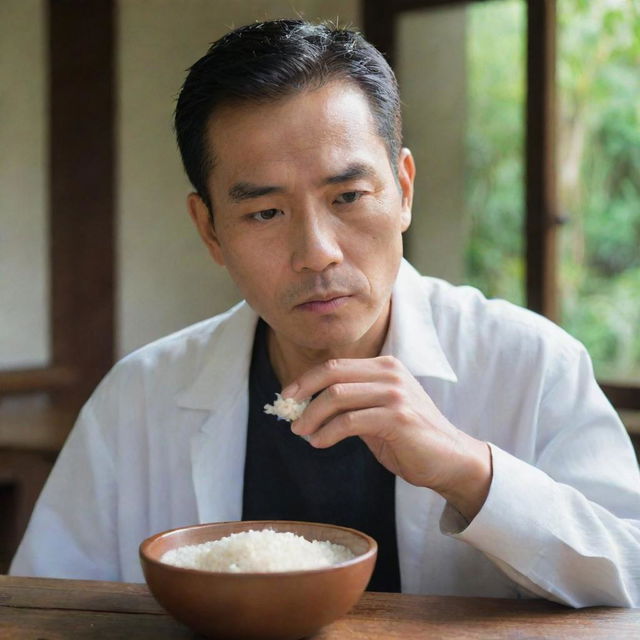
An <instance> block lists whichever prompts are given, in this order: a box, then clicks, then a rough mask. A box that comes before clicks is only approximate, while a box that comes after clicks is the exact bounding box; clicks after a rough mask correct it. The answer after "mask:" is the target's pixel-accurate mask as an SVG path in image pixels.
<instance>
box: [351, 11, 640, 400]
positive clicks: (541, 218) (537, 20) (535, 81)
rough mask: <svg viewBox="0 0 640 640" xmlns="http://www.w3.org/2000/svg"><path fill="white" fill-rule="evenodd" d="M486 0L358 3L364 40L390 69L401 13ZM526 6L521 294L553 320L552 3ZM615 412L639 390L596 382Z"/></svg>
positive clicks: (555, 218)
mask: <svg viewBox="0 0 640 640" xmlns="http://www.w3.org/2000/svg"><path fill="white" fill-rule="evenodd" d="M486 1H490V0H393V1H390V0H363V1H362V15H363V27H364V32H365V35H366V36H367V39H368V40H369V41H370V42H371V43H372V44H373V45H374V46H376V47H377V48H378V49H379V50H380V51H382V52H383V53H384V54H385V56H386V58H387V60H388V61H389V63H390V64H391V66H392V67H393V65H394V62H395V54H396V48H395V45H396V42H395V21H396V18H397V17H398V16H399V15H400V14H401V13H403V12H406V11H412V10H416V9H433V8H438V7H445V6H454V5H465V4H470V3H472V2H486ZM523 2H526V7H527V62H526V68H527V80H526V85H527V91H526V96H527V97H526V116H525V122H526V134H525V136H526V139H525V291H526V300H527V307H528V308H529V309H532V310H533V311H536V312H538V313H541V314H542V315H545V316H547V317H548V318H550V319H551V320H554V321H557V320H558V293H557V284H556V282H557V264H556V263H557V259H556V256H557V251H556V236H557V229H558V226H559V225H561V224H562V223H563V218H562V216H560V215H559V213H558V201H557V189H556V175H557V174H556V157H555V154H556V131H555V126H556V109H557V107H556V82H555V68H556V0H523ZM600 386H601V387H602V390H603V391H604V393H605V394H606V395H607V397H608V398H609V400H610V401H611V403H612V404H613V406H614V407H616V408H617V409H625V410H632V411H640V386H625V385H620V384H607V383H604V384H601V385H600Z"/></svg>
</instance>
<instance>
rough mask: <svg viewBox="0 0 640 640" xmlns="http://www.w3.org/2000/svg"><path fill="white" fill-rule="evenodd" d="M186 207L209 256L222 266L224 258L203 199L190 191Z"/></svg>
mask: <svg viewBox="0 0 640 640" xmlns="http://www.w3.org/2000/svg"><path fill="white" fill-rule="evenodd" d="M187 208H188V209H189V215H190V216H191V219H192V220H193V224H195V225H196V229H197V230H198V233H199V234H200V237H201V238H202V241H203V242H204V243H205V245H206V246H207V249H208V250H209V254H210V255H211V257H212V258H213V259H214V260H215V261H216V262H217V263H218V264H219V265H220V266H221V267H223V266H224V258H223V256H222V249H221V248H220V242H219V240H218V235H217V234H216V230H215V228H214V226H213V217H212V215H211V214H210V213H209V207H207V205H206V204H205V203H204V201H203V199H202V198H201V197H200V196H199V195H198V194H197V193H190V194H189V195H188V196H187Z"/></svg>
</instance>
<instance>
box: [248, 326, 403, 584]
mask: <svg viewBox="0 0 640 640" xmlns="http://www.w3.org/2000/svg"><path fill="white" fill-rule="evenodd" d="M266 329H267V327H266V324H265V323H264V322H263V321H262V320H260V321H259V322H258V327H257V329H256V335H255V341H254V346H253V355H252V359H251V370H250V374H249V424H248V432H247V451H246V459H245V468H244V494H243V505H242V519H243V520H302V521H307V522H326V523H329V524H337V525H341V526H345V527H352V528H354V529H359V530H360V531H364V532H365V533H367V534H369V535H370V536H372V537H373V538H375V540H376V541H377V542H378V560H377V562H376V567H375V570H374V573H373V576H372V578H371V581H370V582H369V586H368V587H367V588H368V589H369V590H370V591H387V592H399V591H400V570H399V566H398V549H397V540H396V528H395V476H394V475H393V474H392V473H391V472H389V471H387V470H386V469H385V468H384V467H383V466H382V465H381V464H380V463H379V462H378V461H377V460H376V459H375V457H374V456H373V454H372V453H371V452H370V451H369V448H368V447H367V446H366V445H365V443H364V442H363V441H362V440H361V439H360V438H358V437H352V438H347V439H346V440H343V441H341V442H339V443H337V444H336V445H334V446H333V447H330V448H328V449H314V448H313V447H312V446H311V445H310V444H309V443H308V442H306V441H305V440H303V439H302V438H300V437H299V436H296V435H295V434H293V433H291V429H290V423H289V422H287V421H286V420H278V419H277V418H276V417H275V416H271V415H267V414H265V413H264V405H265V404H271V403H273V401H274V400H275V394H276V392H280V389H281V385H280V383H279V382H278V379H277V378H276V375H275V373H274V371H273V368H272V366H271V362H270V360H269V353H268V349H267V339H266V337H267V330H266Z"/></svg>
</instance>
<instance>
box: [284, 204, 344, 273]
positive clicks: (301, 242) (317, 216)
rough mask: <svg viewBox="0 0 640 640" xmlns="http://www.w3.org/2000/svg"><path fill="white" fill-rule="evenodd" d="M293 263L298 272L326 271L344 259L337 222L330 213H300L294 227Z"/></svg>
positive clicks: (292, 232)
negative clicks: (336, 226)
mask: <svg viewBox="0 0 640 640" xmlns="http://www.w3.org/2000/svg"><path fill="white" fill-rule="evenodd" d="M291 245H292V251H291V263H292V267H293V270H294V271H305V270H307V271H318V272H320V271H324V269H326V268H327V267H329V266H331V265H332V264H339V263H340V262H342V259H343V255H342V249H341V248H340V243H339V242H338V235H337V229H336V228H335V221H333V220H332V219H331V216H330V214H329V213H328V212H319V211H314V212H305V213H304V214H302V215H299V216H296V219H295V221H294V222H293V224H292V229H291Z"/></svg>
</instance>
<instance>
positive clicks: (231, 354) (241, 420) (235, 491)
mask: <svg viewBox="0 0 640 640" xmlns="http://www.w3.org/2000/svg"><path fill="white" fill-rule="evenodd" d="M257 320H258V318H257V315H256V314H255V312H254V311H253V310H252V309H251V308H250V307H249V306H248V305H247V304H246V303H244V302H243V303H240V304H238V305H236V306H235V307H234V308H233V309H231V310H230V311H229V312H227V313H226V314H225V315H224V316H222V318H220V320H219V323H218V324H217V325H216V326H215V329H214V331H213V332H212V333H211V335H210V336H209V343H208V344H207V345H206V346H205V348H204V353H203V357H202V358H201V362H200V363H199V366H198V367H197V370H196V371H195V373H194V376H193V379H192V380H191V381H190V382H189V383H188V384H187V386H186V387H185V388H184V389H183V390H182V391H181V392H180V393H179V394H178V397H177V401H178V404H179V406H181V407H183V408H186V409H192V410H197V411H201V412H204V414H205V417H204V420H203V422H202V425H201V427H200V429H199V431H198V432H197V433H196V434H195V435H194V436H193V437H192V439H191V465H192V466H191V470H192V478H193V485H194V490H195V496H196V503H197V508H198V519H199V521H200V522H202V523H204V522H224V521H227V520H240V519H241V517H242V485H243V475H244V458H245V447H246V439H247V418H248V409H249V401H248V396H249V389H248V384H249V383H248V380H249V366H250V363H251V352H252V348H253V338H254V332H255V326H256V323H257Z"/></svg>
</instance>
